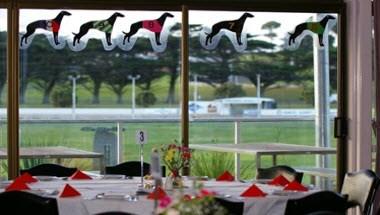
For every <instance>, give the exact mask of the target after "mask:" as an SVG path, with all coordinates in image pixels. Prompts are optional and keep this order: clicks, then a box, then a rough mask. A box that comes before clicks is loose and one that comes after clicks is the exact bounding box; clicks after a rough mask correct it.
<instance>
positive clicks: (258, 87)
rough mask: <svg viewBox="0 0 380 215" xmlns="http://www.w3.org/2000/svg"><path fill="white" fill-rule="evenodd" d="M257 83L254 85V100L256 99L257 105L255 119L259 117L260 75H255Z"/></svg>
mask: <svg viewBox="0 0 380 215" xmlns="http://www.w3.org/2000/svg"><path fill="white" fill-rule="evenodd" d="M256 79H257V83H256V98H257V99H258V103H257V117H260V115H261V89H260V88H261V76H260V74H257V75H256Z"/></svg>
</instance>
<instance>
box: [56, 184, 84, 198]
mask: <svg viewBox="0 0 380 215" xmlns="http://www.w3.org/2000/svg"><path fill="white" fill-rule="evenodd" d="M80 195H81V194H80V192H79V191H77V190H76V189H75V188H74V187H72V186H71V185H70V184H66V185H65V187H64V188H63V190H62V192H61V194H60V195H59V197H60V198H66V197H75V196H80Z"/></svg>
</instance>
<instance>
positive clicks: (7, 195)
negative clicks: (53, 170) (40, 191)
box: [0, 191, 58, 215]
mask: <svg viewBox="0 0 380 215" xmlns="http://www.w3.org/2000/svg"><path fill="white" fill-rule="evenodd" d="M0 205H1V207H0V210H1V214H2V215H13V214H39V215H58V206H57V200H56V199H55V198H47V197H42V196H38V195H36V194H32V193H28V192H23V191H9V192H3V193H0Z"/></svg>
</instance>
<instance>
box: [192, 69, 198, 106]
mask: <svg viewBox="0 0 380 215" xmlns="http://www.w3.org/2000/svg"><path fill="white" fill-rule="evenodd" d="M193 97H194V103H197V100H198V75H197V74H194V95H193Z"/></svg>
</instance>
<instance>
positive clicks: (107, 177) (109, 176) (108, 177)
mask: <svg viewBox="0 0 380 215" xmlns="http://www.w3.org/2000/svg"><path fill="white" fill-rule="evenodd" d="M102 179H125V175H103V178H102Z"/></svg>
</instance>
